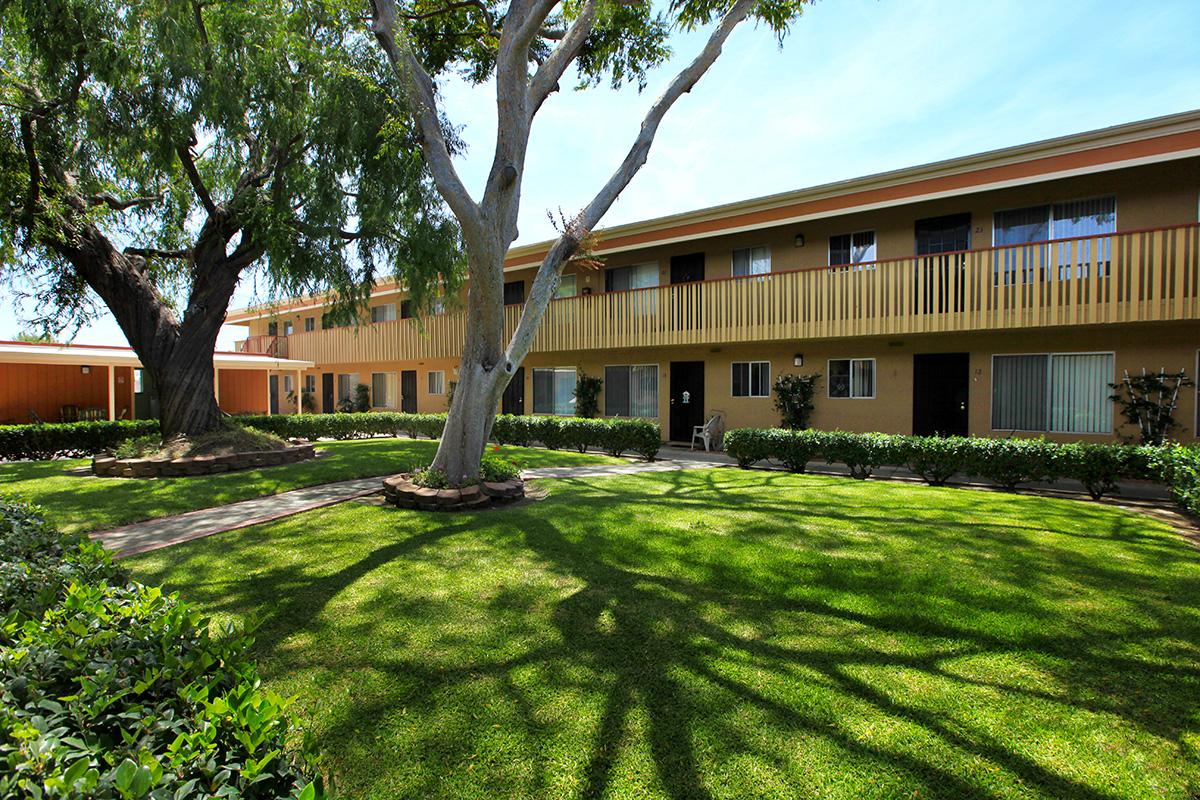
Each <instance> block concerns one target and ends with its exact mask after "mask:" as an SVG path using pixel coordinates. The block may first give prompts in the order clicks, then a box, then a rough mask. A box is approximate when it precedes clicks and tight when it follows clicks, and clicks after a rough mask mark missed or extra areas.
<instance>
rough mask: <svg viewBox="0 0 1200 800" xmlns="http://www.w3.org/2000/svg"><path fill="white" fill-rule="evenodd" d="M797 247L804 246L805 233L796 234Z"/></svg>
mask: <svg viewBox="0 0 1200 800" xmlns="http://www.w3.org/2000/svg"><path fill="white" fill-rule="evenodd" d="M796 247H804V234H803V233H797V234H796Z"/></svg>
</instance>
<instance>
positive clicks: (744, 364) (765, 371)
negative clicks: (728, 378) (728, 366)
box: [731, 361, 771, 397]
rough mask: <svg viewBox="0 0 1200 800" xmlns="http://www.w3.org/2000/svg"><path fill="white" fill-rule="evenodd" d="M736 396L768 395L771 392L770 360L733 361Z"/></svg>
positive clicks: (734, 392) (733, 390)
mask: <svg viewBox="0 0 1200 800" xmlns="http://www.w3.org/2000/svg"><path fill="white" fill-rule="evenodd" d="M731 391H732V393H733V396H734V397H767V396H769V395H770V394H771V362H770V361H735V362H733V388H732V390H731Z"/></svg>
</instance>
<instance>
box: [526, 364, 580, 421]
mask: <svg viewBox="0 0 1200 800" xmlns="http://www.w3.org/2000/svg"><path fill="white" fill-rule="evenodd" d="M533 413H535V414H559V415H562V416H571V415H572V414H574V413H575V368H574V367H554V368H546V369H534V370H533Z"/></svg>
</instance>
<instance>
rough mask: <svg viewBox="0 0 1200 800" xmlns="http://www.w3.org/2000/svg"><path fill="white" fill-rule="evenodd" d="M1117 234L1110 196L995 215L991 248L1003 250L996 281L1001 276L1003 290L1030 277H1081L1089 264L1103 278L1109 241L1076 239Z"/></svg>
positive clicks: (1109, 253) (1114, 201)
mask: <svg viewBox="0 0 1200 800" xmlns="http://www.w3.org/2000/svg"><path fill="white" fill-rule="evenodd" d="M1116 231H1117V198H1116V196H1114V195H1107V196H1105V197H1091V198H1088V199H1085V200H1065V201H1060V202H1057V203H1047V204H1045V205H1037V206H1029V207H1027V208H1012V209H1007V210H1004V211H997V212H996V213H995V215H994V216H993V222H992V244H994V245H996V246H998V247H1000V246H1003V247H1005V249H1004V250H1003V251H1001V252H1000V253H999V254H998V257H997V258H996V271H997V276H998V280H999V279H1000V277H1001V276H1002V278H1003V283H1004V284H1005V285H1013V284H1015V283H1018V282H1019V283H1029V282H1031V281H1032V280H1033V279H1034V276H1035V275H1039V276H1040V278H1041V280H1046V279H1047V278H1048V277H1050V276H1053V275H1055V274H1057V275H1058V279H1059V280H1064V279H1066V278H1069V277H1071V275H1072V274H1074V275H1075V276H1076V277H1086V276H1087V275H1088V274H1089V271H1090V269H1091V265H1092V264H1093V263H1094V264H1096V265H1097V268H1098V269H1099V270H1100V273H1099V274H1100V275H1107V274H1108V264H1109V262H1110V261H1111V258H1112V243H1111V241H1110V240H1108V239H1101V240H1089V239H1087V238H1083V239H1080V238H1079V237H1092V236H1106V235H1107V234H1112V233H1116ZM1063 240H1076V241H1063ZM1055 242H1057V243H1056V244H1055ZM1016 245H1021V246H1016Z"/></svg>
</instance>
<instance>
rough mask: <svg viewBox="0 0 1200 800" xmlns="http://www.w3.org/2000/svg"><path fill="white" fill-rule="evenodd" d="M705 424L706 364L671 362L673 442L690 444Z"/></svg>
mask: <svg viewBox="0 0 1200 800" xmlns="http://www.w3.org/2000/svg"><path fill="white" fill-rule="evenodd" d="M703 424H704V362H703V361H672V362H671V419H670V435H671V441H674V442H690V441H691V440H692V430H693V429H694V428H695V426H697V425H703Z"/></svg>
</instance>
